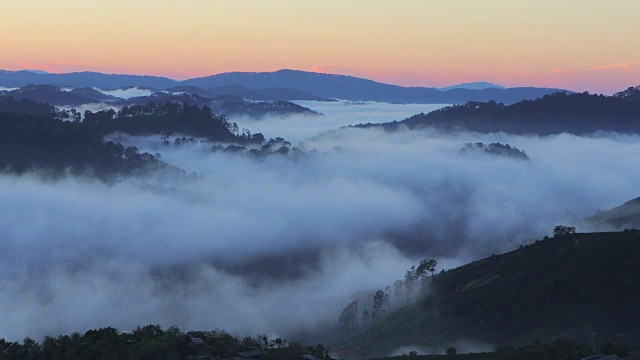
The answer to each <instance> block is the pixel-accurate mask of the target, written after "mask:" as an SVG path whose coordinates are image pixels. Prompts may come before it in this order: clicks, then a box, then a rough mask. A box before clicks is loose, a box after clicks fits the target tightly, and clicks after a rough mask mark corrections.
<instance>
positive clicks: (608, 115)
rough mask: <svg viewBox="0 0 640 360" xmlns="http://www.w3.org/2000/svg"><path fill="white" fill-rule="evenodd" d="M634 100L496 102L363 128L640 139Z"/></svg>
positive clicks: (557, 97)
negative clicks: (608, 134)
mask: <svg viewBox="0 0 640 360" xmlns="http://www.w3.org/2000/svg"><path fill="white" fill-rule="evenodd" d="M632 99H633V98H631V97H622V96H603V95H590V94H588V93H582V94H566V93H554V94H552V95H545V96H544V97H542V98H540V99H536V100H533V101H531V100H525V101H521V102H518V103H515V104H513V105H504V104H501V103H496V102H495V101H490V102H468V103H467V104H465V105H456V106H450V107H446V108H442V109H440V110H436V111H432V112H430V113H428V114H418V115H414V116H412V117H410V118H408V119H405V120H402V121H399V122H392V123H386V124H363V125H359V127H383V128H385V129H387V130H390V131H392V130H397V129H400V128H404V127H408V128H409V129H416V128H423V127H431V128H437V129H442V130H467V131H477V132H482V133H489V132H498V131H504V132H507V133H512V134H536V135H549V134H559V133H563V132H566V133H571V134H577V135H584V134H591V133H594V132H597V131H613V132H620V133H640V102H636V101H633V100H632Z"/></svg>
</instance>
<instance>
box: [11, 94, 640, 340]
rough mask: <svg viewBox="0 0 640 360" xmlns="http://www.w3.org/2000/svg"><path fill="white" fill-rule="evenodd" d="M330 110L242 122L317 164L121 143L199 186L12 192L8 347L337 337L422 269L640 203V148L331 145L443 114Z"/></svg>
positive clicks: (33, 184) (32, 180)
mask: <svg viewBox="0 0 640 360" xmlns="http://www.w3.org/2000/svg"><path fill="white" fill-rule="evenodd" d="M314 105H317V104H313V103H312V102H305V104H304V106H308V107H311V108H313V109H314V110H318V111H320V112H322V113H324V114H325V116H324V120H323V119H315V118H311V117H303V116H300V117H296V116H291V117H288V118H266V119H263V120H260V121H261V122H259V121H255V120H242V119H239V120H236V119H232V120H234V121H238V123H239V124H240V125H241V126H243V127H247V128H249V129H251V131H253V132H258V131H263V132H264V133H265V136H267V138H269V137H274V136H282V137H284V138H285V139H287V140H289V141H291V142H292V143H293V145H294V146H299V147H300V148H301V149H302V150H303V151H304V153H303V154H302V155H296V156H294V155H291V154H290V155H278V154H274V155H271V156H266V157H261V158H255V157H252V156H247V155H243V154H234V153H230V152H222V151H216V152H214V151H211V146H212V145H211V144H210V143H206V142H201V143H197V144H183V145H179V146H178V145H173V144H169V145H164V144H162V143H161V139H160V137H159V136H158V137H130V136H123V135H114V137H116V138H117V139H118V141H121V142H122V143H123V144H126V145H135V146H137V147H138V148H139V149H140V151H141V152H142V151H148V152H150V153H159V154H161V159H162V160H163V161H165V162H167V163H169V164H171V165H174V166H177V167H180V168H182V169H184V170H186V172H187V173H191V172H195V173H196V174H197V176H193V177H190V178H189V179H180V180H176V179H175V178H174V177H166V176H164V174H162V173H151V174H148V175H147V176H146V177H144V178H123V179H121V180H119V181H117V182H115V183H112V184H105V183H103V182H99V181H97V180H92V179H91V178H89V177H82V178H79V177H71V176H70V177H67V178H64V179H61V180H43V179H42V178H40V177H37V176H26V177H21V178H17V177H13V176H8V175H3V176H1V177H0V199H1V201H0V206H2V209H1V210H2V214H3V216H2V217H0V226H1V227H2V228H3V229H4V240H5V241H4V248H3V249H2V252H0V260H1V261H0V271H2V273H3V276H2V277H1V278H0V289H1V290H0V305H2V306H3V307H5V308H6V309H11V311H6V312H3V315H1V316H0V327H2V329H1V330H2V333H3V334H5V336H6V337H7V338H8V339H16V340H17V339H22V338H24V337H25V336H31V337H41V336H44V335H56V334H60V333H71V332H74V331H80V332H82V331H85V330H87V329H90V328H97V327H101V326H115V327H117V328H118V329H120V330H130V329H132V328H133V327H135V326H137V325H140V324H147V323H159V324H161V325H163V326H169V325H173V324H175V325H178V326H179V327H180V328H184V329H187V330H191V329H215V328H222V329H225V330H228V331H230V332H232V333H236V334H241V335H244V334H247V335H250V336H254V335H256V334H259V333H266V334H267V335H269V336H276V335H277V336H284V337H286V338H288V339H289V338H290V339H295V338H296V336H297V334H299V333H301V332H302V331H304V330H305V329H309V328H321V327H326V328H331V327H335V326H336V325H335V324H336V319H337V316H338V315H339V313H340V310H341V309H342V308H343V307H344V305H345V304H346V303H347V302H349V301H350V299H351V297H352V296H353V294H354V293H358V292H362V291H371V290H376V289H379V288H384V287H385V286H387V285H390V284H392V283H393V281H395V280H397V279H400V278H402V275H403V274H404V272H405V270H406V269H407V268H408V267H410V266H411V265H414V264H416V263H417V262H418V261H419V260H420V259H424V258H427V257H429V258H435V259H437V260H438V264H439V265H438V267H439V269H442V268H444V269H449V268H452V267H456V266H458V265H461V264H464V263H466V262H468V261H470V260H475V259H478V258H481V257H485V256H489V255H491V254H493V253H501V252H504V251H508V250H511V249H514V248H517V247H518V246H519V245H520V244H522V243H527V242H531V241H534V240H536V239H540V238H542V237H544V236H545V235H551V231H552V230H553V227H554V226H555V225H559V224H567V225H570V224H575V223H577V222H578V221H579V220H580V219H583V218H585V217H587V216H590V215H593V214H594V213H595V212H596V211H597V210H606V209H609V208H611V207H613V206H616V205H618V204H620V203H622V202H624V201H626V200H628V199H631V198H633V197H635V196H637V192H636V190H637V187H636V185H637V184H638V183H640V170H638V168H637V167H635V166H633V164H636V163H637V160H638V155H637V154H640V142H639V141H638V140H640V139H638V138H637V137H635V136H624V137H622V136H614V135H608V134H600V136H593V137H577V136H573V135H567V134H561V135H556V136H549V137H526V136H511V135H506V134H503V133H498V134H476V133H460V134H452V133H448V134H443V133H438V132H436V131H433V130H422V131H408V130H407V131H400V132H394V133H388V132H384V131H383V130H377V129H357V128H343V129H340V130H333V131H331V130H329V129H335V128H337V127H340V126H344V125H347V124H355V123H360V122H368V121H367V120H366V119H371V122H382V121H392V120H401V119H402V118H404V117H406V116H409V115H411V114H414V113H417V112H421V111H422V112H428V111H430V110H433V109H434V108H435V107H433V106H431V107H430V106H424V105H421V106H418V105H390V104H378V103H368V104H348V103H344V102H331V103H323V104H322V105H321V108H318V107H314ZM318 106H320V105H318ZM403 106H404V107H405V108H402V107H403ZM403 109H404V110H403ZM314 122H322V123H320V124H318V123H314ZM327 130H329V131H327ZM469 142H472V143H477V142H483V143H486V144H488V143H492V142H500V143H503V144H505V143H507V144H510V145H511V146H516V147H517V148H518V149H520V150H524V151H525V152H526V154H527V155H528V156H529V158H530V160H529V161H521V160H516V159H512V158H508V157H502V156H492V155H488V154H467V155H463V154H461V152H460V149H461V148H463V146H464V144H465V143H469ZM578 230H579V231H580V230H581V229H578ZM585 230H586V229H585Z"/></svg>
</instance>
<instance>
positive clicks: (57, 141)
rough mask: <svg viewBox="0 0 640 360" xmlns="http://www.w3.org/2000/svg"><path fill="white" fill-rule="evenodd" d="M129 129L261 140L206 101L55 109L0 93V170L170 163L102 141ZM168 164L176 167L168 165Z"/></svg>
mask: <svg viewBox="0 0 640 360" xmlns="http://www.w3.org/2000/svg"><path fill="white" fill-rule="evenodd" d="M115 132H120V133H126V134H130V135H153V134H165V135H166V134H174V133H179V134H187V135H191V136H196V137H203V138H206V139H209V140H211V141H219V142H226V143H235V144H244V145H247V144H256V145H262V144H263V143H265V139H264V136H262V134H260V133H257V134H251V132H250V131H248V130H244V131H243V132H242V133H240V132H239V130H238V126H237V125H236V124H235V123H233V122H230V121H229V120H228V119H227V118H226V117H225V116H223V115H216V114H214V113H213V112H212V111H211V110H210V109H209V108H208V107H206V106H204V107H198V106H196V105H190V104H188V103H183V104H175V103H167V104H155V103H150V104H147V105H144V106H142V105H134V106H131V107H123V108H122V109H120V110H119V111H117V112H116V111H115V110H104V111H98V112H95V113H93V112H91V111H85V112H84V116H82V114H80V113H79V112H77V111H75V110H71V111H68V110H57V109H56V108H54V107H52V106H49V105H47V104H41V103H37V102H34V101H30V100H20V101H17V100H15V99H12V98H7V97H1V98H0V171H3V172H11V173H24V172H26V171H29V170H36V169H37V170H46V171H50V172H51V171H52V172H53V173H54V174H60V173H63V172H65V171H72V172H76V173H86V172H88V173H92V174H94V175H97V176H98V177H108V176H109V175H113V174H137V173H140V172H142V171H144V170H148V169H149V168H159V167H162V168H165V169H167V168H171V167H169V166H167V165H166V164H164V163H162V162H161V161H159V160H158V159H156V158H155V157H154V156H153V155H151V154H148V153H143V154H140V153H139V151H138V149H137V148H135V147H133V146H130V147H127V148H125V147H124V146H122V145H121V144H116V143H113V142H105V140H104V136H105V135H107V134H110V133H115ZM172 169H173V170H178V169H175V168H172Z"/></svg>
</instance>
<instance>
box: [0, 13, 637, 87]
mask: <svg viewBox="0 0 640 360" xmlns="http://www.w3.org/2000/svg"><path fill="white" fill-rule="evenodd" d="M638 13H640V2H638V1H637V0H613V1H606V2H605V1H595V0H564V1H557V0H539V1H515V0H489V1H476V0H458V1H448V0H429V1H426V0H396V1H383V0H367V1H351V0H339V1H337V0H324V1H301V0H272V1H261V0H235V1H221V0H182V1H179V2H176V1H166V2H158V1H152V0H135V1H132V0H127V1H125V0H111V1H92V0H56V1H49V0H5V1H3V4H2V12H1V13H0V53H2V56H1V57H0V69H5V70H20V69H41V70H46V71H50V72H73V71H100V72H106V73H130V74H148V75H160V76H166V77H170V78H175V79H185V78H190V77H197V76H207V75H211V74H217V73H221V72H229V71H274V70H278V69H283V68H289V69H297V70H306V71H316V72H328V73H338V74H346V75H353V76H359V77H365V78H370V79H373V80H377V81H381V82H386V83H393V84H399V85H405V86H447V85H452V84H456V83H461V82H472V81H490V82H494V83H498V84H501V85H504V86H523V85H533V86H544V87H559V88H565V89H570V90H576V91H590V92H597V93H605V94H607V93H613V92H615V91H619V90H623V89H626V88H627V87H629V86H637V85H639V84H640V46H637V45H638V39H637V34H639V33H640V22H638V21H637V14H638Z"/></svg>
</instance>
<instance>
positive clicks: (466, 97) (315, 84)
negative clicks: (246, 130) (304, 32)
mask: <svg viewBox="0 0 640 360" xmlns="http://www.w3.org/2000/svg"><path fill="white" fill-rule="evenodd" d="M30 84H44V85H56V86H70V87H80V88H84V87H89V88H99V89H103V90H115V89H120V88H124V87H134V86H135V87H144V88H151V89H155V90H168V89H176V87H178V88H182V89H185V90H186V89H188V90H187V91H188V92H190V93H196V94H199V95H204V94H209V93H211V94H225V95H227V94H231V95H237V96H240V97H243V98H245V99H251V100H270V101H274V100H324V99H344V100H351V101H381V102H396V103H423V104H460V103H465V102H467V101H489V100H495V101H497V102H503V103H507V104H510V103H514V102H518V101H521V100H525V99H535V98H538V97H541V96H543V95H545V94H550V93H553V92H556V91H558V90H559V89H549V88H534V87H519V88H501V87H499V86H497V85H494V84H490V83H471V84H461V85H457V86H453V87H450V88H445V89H436V88H428V87H403V86H398V85H391V84H384V83H380V82H376V81H373V80H368V79H363V78H357V77H353V76H346V75H333V74H322V73H314V72H306V71H298V70H278V71H274V72H230V73H223V74H217V75H212V76H206V77H200V78H194V79H187V80H184V81H177V80H172V79H169V78H165V77H158V76H142V75H115V74H114V75H111V74H102V73H97V72H77V73H66V74H50V73H39V72H34V71H25V70H23V71H0V86H4V87H14V88H15V87H23V86H26V85H30Z"/></svg>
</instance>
